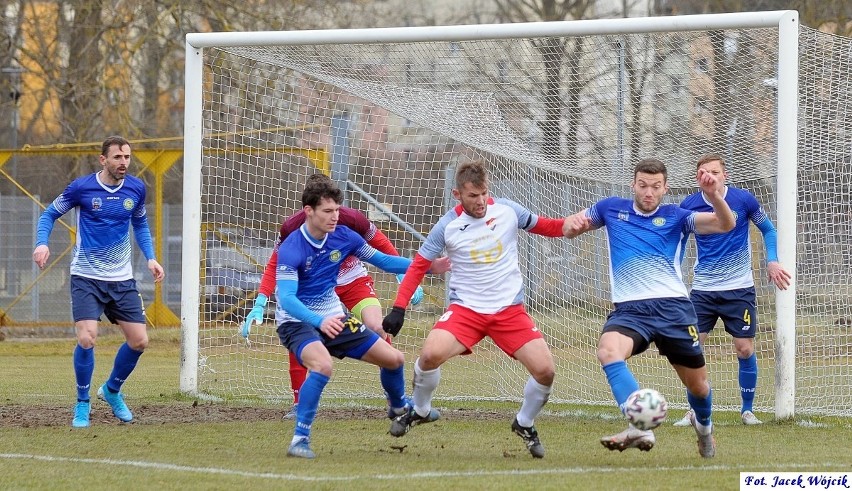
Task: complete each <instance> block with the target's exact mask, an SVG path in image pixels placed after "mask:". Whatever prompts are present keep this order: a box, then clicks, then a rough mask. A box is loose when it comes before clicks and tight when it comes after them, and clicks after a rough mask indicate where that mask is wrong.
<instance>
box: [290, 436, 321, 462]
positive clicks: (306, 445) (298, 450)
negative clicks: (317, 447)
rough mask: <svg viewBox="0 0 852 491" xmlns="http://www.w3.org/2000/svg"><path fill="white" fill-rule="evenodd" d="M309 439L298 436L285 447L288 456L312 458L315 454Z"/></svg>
mask: <svg viewBox="0 0 852 491" xmlns="http://www.w3.org/2000/svg"><path fill="white" fill-rule="evenodd" d="M310 443H311V441H310V440H309V439H308V438H300V439H299V440H296V441H295V442H293V443H291V444H290V448H288V449H287V456H288V457H299V458H301V459H312V458H314V457H316V456H317V454H315V453H314V451H313V450H311V446H310Z"/></svg>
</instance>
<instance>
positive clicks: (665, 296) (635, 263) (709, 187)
mask: <svg viewBox="0 0 852 491" xmlns="http://www.w3.org/2000/svg"><path fill="white" fill-rule="evenodd" d="M698 183H699V185H700V186H701V189H702V190H703V191H704V192H705V193H706V194H707V197H708V199H709V200H710V202H711V203H712V204H713V207H714V209H715V210H716V212H715V213H706V212H705V213H697V212H692V211H688V210H685V209H683V208H681V207H679V206H677V205H674V204H661V202H662V198H663V195H664V194H665V193H666V192H667V191H668V183H667V171H666V166H665V164H663V163H662V162H661V161H659V160H657V159H644V160H642V161H640V162H639V163H638V164H636V168H635V169H634V172H633V199H632V200H630V199H625V198H617V197H611V198H606V199H603V200H601V201H598V202H597V203H595V204H594V205H592V206H591V207H590V208H588V209H587V210H583V211H581V212H579V213H577V214H575V215H572V216H570V217H569V218H568V219H567V220H566V221H565V228H564V232H565V236H566V237H576V236H578V235H580V234H582V233H584V232H587V231H589V230H593V229H597V228H600V227H604V226H605V227H606V233H607V242H608V243H609V258H610V259H609V261H610V272H611V273H610V282H611V285H612V302H613V304H614V307H615V308H614V310H613V311H612V312H611V313H610V314H609V316H608V317H607V320H606V322H605V323H604V327H603V332H602V334H601V337H600V339H599V340H598V348H597V356H598V361H600V363H601V367H602V368H603V371H604V373H605V374H606V377H607V382H608V383H609V386H610V389H611V390H612V394H613V396H614V397H615V401H616V403H617V404H618V407H619V408H621V409H622V410H623V407H624V402H625V401H626V400H627V398H628V397H629V396H630V394H632V393H633V392H635V391H636V390H638V389H639V383H638V382H637V381H636V378H635V377H634V376H633V373H632V372H631V371H630V369H629V368H628V367H627V363H626V360H627V359H628V358H630V357H631V356H633V355H636V354H639V353H642V352H643V351H645V350H646V349H648V346H649V345H650V343H651V342H654V343H655V344H656V345H657V348H658V350H659V352H660V354H661V355H663V356H665V357H667V358H668V360H669V363H671V365H672V367H673V368H674V369H675V372H677V375H678V377H679V378H680V380H681V381H682V382H683V384H684V385H685V386H686V390H687V398H688V400H689V404H690V406H691V407H692V408H693V410H694V411H695V412H694V417H693V420H692V424H693V426H694V427H695V432H696V433H697V434H698V451H699V454H700V455H701V456H702V457H713V456H714V455H715V454H716V442H715V439H714V438H713V424H712V422H711V420H710V417H711V412H712V391H711V389H710V384H709V382H708V380H707V367H706V366H705V363H704V353H703V351H702V350H701V344H700V343H699V341H698V330H697V329H696V328H695V323H696V317H695V310H694V309H693V307H692V302H690V300H689V295H688V294H687V291H686V286H685V285H684V284H683V279H682V277H681V272H680V260H681V254H680V248H681V246H682V241H683V237H684V236H685V235H686V234H689V233H695V234H709V233H723V232H727V231H729V230H731V229H732V228H733V226H734V215H733V213H732V212H731V209H730V208H729V207H728V205H727V203H725V199H724V196H723V194H722V193H721V191H720V190H719V187H718V178H717V177H716V176H714V175H713V174H711V173H709V172H705V171H704V170H701V169H700V170H699V171H698ZM655 442H656V439H655V437H654V432H653V431H651V430H645V431H642V430H639V429H637V428H634V427H633V426H632V425H630V426H628V428H627V429H626V430H625V431H623V432H621V433H618V434H616V435H612V436H607V437H604V438H602V439H601V443H602V444H603V445H604V446H605V447H607V448H609V449H610V450H619V451H622V450H625V449H627V448H638V449H640V450H644V451H647V450H650V449H651V448H652V447H653V446H654V443H655Z"/></svg>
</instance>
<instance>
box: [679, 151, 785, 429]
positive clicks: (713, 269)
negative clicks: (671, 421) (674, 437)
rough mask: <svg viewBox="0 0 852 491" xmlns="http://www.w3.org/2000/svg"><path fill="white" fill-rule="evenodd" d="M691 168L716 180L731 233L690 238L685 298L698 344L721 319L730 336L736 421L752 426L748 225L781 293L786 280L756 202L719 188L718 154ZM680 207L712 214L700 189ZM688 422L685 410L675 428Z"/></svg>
mask: <svg viewBox="0 0 852 491" xmlns="http://www.w3.org/2000/svg"><path fill="white" fill-rule="evenodd" d="M697 168H698V169H699V170H701V169H703V170H704V172H709V173H710V174H712V175H714V176H716V177H717V179H718V185H719V187H720V189H721V192H722V193H723V196H724V197H725V202H726V203H728V206H730V207H731V209H732V210H733V211H734V216H735V217H736V221H737V224H736V226H735V227H734V230H732V231H731V232H728V233H727V234H712V235H697V236H696V237H695V244H696V248H697V251H698V254H697V261H696V262H695V267H694V273H695V274H694V277H693V280H692V289H691V291H690V293H689V297H690V299H692V304H693V305H694V306H695V313H696V314H697V315H698V333H699V334H698V335H699V339H700V340H701V344H702V345H703V344H704V343H705V341H706V340H707V336H708V335H709V334H710V331H712V330H713V328H714V327H715V326H716V321H717V320H718V319H719V318H721V319H722V322H723V323H724V325H725V331H727V332H728V333H729V334H730V335H731V336H732V337H733V338H734V348H735V349H736V351H737V360H738V361H739V383H740V394H741V396H742V407H741V409H740V416H741V419H742V422H743V424H746V425H758V424H761V421H760V420H759V419H757V417H756V416H755V415H754V413H753V412H752V405H753V403H754V391H755V387H756V386H757V357H756V356H755V354H754V336H755V334H757V303H756V294H755V290H754V276H753V274H752V269H751V268H752V267H751V242H750V241H749V222H751V223H754V224H755V225H756V226H757V228H758V230H760V232H761V234H763V242H764V245H765V246H766V272H767V275H768V276H769V280H770V281H772V283H773V284H775V286H777V287H778V288H780V289H781V290H786V289H787V287H788V286H790V278H791V277H790V273H788V272H787V270H785V269H784V267H783V266H781V263H779V262H778V251H777V246H776V245H777V237H776V233H775V227H774V226H773V225H772V221H771V220H770V219H769V217H768V216H767V215H766V212H765V211H763V208H762V207H761V206H760V203H758V201H757V198H755V196H754V195H753V194H752V193H750V192H748V191H746V190H744V189H739V188H735V187H733V186H726V185H725V181H726V179H727V178H728V173H727V169H726V166H725V159H724V158H723V157H722V156H721V155H719V154H707V155H704V156H702V157H701V158H700V159H699V160H698V165H697ZM680 206H681V207H683V208H686V209H687V210H695V211H713V207H712V206H711V205H710V202H709V201H708V199H707V198H706V196H705V195H704V192H703V191H697V192H695V193H693V194H691V195H689V196H687V197H686V199H684V200H683V201H682V202H681V204H680ZM687 238H688V237H687ZM690 418H691V415H690V414H689V413H688V412H687V414H686V416H684V417H683V419H682V420H680V421H678V422H676V423H675V426H688V425H689V424H690V423H689V421H690Z"/></svg>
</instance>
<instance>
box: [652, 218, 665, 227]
mask: <svg viewBox="0 0 852 491" xmlns="http://www.w3.org/2000/svg"><path fill="white" fill-rule="evenodd" d="M651 223H653V224H654V226H655V227H662V226H663V225H665V224H666V219H665V218H663V217H657V218H654V219H653V220H651Z"/></svg>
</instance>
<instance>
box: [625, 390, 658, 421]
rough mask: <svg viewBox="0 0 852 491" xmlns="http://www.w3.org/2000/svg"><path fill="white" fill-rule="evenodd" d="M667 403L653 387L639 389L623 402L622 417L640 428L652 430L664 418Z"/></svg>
mask: <svg viewBox="0 0 852 491" xmlns="http://www.w3.org/2000/svg"><path fill="white" fill-rule="evenodd" d="M668 406H669V405H668V403H667V402H666V398H665V397H663V395H662V394H660V393H659V392H657V391H656V390H654V389H639V390H637V391H636V392H634V393H632V394H630V397H628V398H627V401H626V402H625V403H624V417H625V418H627V421H628V422H630V424H632V425H633V426H634V427H636V428H637V429H640V430H653V429H654V428H656V427H658V426H660V425H661V424H662V423H663V421H665V420H666V413H667V412H668Z"/></svg>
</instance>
